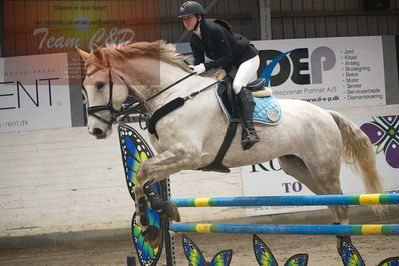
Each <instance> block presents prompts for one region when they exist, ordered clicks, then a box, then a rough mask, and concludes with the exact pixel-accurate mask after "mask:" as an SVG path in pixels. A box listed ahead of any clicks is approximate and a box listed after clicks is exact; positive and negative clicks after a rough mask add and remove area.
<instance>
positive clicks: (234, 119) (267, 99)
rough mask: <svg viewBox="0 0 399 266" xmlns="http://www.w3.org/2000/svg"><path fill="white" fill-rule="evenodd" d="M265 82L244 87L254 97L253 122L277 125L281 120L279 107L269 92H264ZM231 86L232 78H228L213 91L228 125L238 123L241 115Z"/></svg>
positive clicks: (252, 83) (255, 82) (257, 81)
mask: <svg viewBox="0 0 399 266" xmlns="http://www.w3.org/2000/svg"><path fill="white" fill-rule="evenodd" d="M265 82H266V81H265V79H257V80H255V81H253V82H251V83H249V84H248V85H247V86H246V89H248V90H249V91H251V92H252V94H253V95H254V101H255V108H254V113H253V122H254V123H262V124H266V125H277V124H279V123H280V120H281V110H280V105H279V103H278V101H277V99H276V98H275V97H274V96H270V95H268V94H269V92H270V91H268V90H266V91H265V89H264V85H265ZM231 84H232V78H231V77H229V76H228V77H226V78H225V79H224V81H223V82H221V83H220V84H219V85H218V87H217V88H216V89H215V92H216V97H217V99H218V101H219V104H220V107H221V108H222V110H223V112H224V114H225V115H226V117H227V118H228V119H229V121H230V123H240V117H242V115H241V113H240V109H239V107H238V106H239V105H238V102H237V97H236V95H235V93H234V91H233V88H232V86H231ZM264 95H267V96H264Z"/></svg>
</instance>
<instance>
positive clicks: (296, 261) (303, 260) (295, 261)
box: [284, 254, 309, 266]
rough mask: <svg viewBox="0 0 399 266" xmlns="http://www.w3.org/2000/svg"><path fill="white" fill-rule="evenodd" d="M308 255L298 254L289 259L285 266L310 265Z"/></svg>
mask: <svg viewBox="0 0 399 266" xmlns="http://www.w3.org/2000/svg"><path fill="white" fill-rule="evenodd" d="M308 258H309V255H308V254H296V255H294V256H292V257H291V258H289V259H288V260H287V262H286V263H285V264H284V266H306V265H308Z"/></svg>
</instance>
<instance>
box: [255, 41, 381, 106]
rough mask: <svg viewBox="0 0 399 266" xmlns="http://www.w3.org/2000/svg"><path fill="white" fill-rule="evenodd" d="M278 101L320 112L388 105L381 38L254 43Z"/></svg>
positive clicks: (262, 67) (264, 75)
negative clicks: (306, 105)
mask: <svg viewBox="0 0 399 266" xmlns="http://www.w3.org/2000/svg"><path fill="white" fill-rule="evenodd" d="M253 44H254V45H255V46H256V48H258V49H259V50H260V58H261V66H260V71H259V72H260V76H261V77H263V78H265V79H266V81H267V84H268V85H269V86H271V87H272V88H273V91H274V95H275V96H276V97H277V98H290V99H302V100H305V101H309V102H311V103H314V104H316V105H319V106H321V107H326V108H331V107H345V106H347V107H355V106H372V105H385V104H386V93H385V77H384V62H383V49H382V38H381V36H367V37H343V38H317V39H295V40H272V41H255V42H253Z"/></svg>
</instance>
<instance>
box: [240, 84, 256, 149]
mask: <svg viewBox="0 0 399 266" xmlns="http://www.w3.org/2000/svg"><path fill="white" fill-rule="evenodd" d="M237 98H238V104H239V105H240V108H241V112H242V114H243V117H244V126H243V136H242V140H241V145H242V148H243V149H244V150H248V149H250V148H251V147H252V146H253V145H254V144H255V143H256V142H258V141H259V137H258V134H256V130H255V128H254V125H253V121H252V116H253V112H254V108H255V102H254V99H253V96H252V93H251V92H250V91H249V90H247V89H246V88H245V87H242V88H241V90H240V92H239V93H238V94H237Z"/></svg>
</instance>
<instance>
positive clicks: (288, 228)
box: [169, 223, 399, 235]
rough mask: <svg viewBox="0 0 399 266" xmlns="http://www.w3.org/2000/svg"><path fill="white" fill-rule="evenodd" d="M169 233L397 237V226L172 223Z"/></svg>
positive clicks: (398, 232) (398, 227)
mask: <svg viewBox="0 0 399 266" xmlns="http://www.w3.org/2000/svg"><path fill="white" fill-rule="evenodd" d="M169 230H170V231H174V232H193V233H232V234H284V235H399V224H363V225H264V224H252V225H251V224H199V223H172V224H170V226H169Z"/></svg>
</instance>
